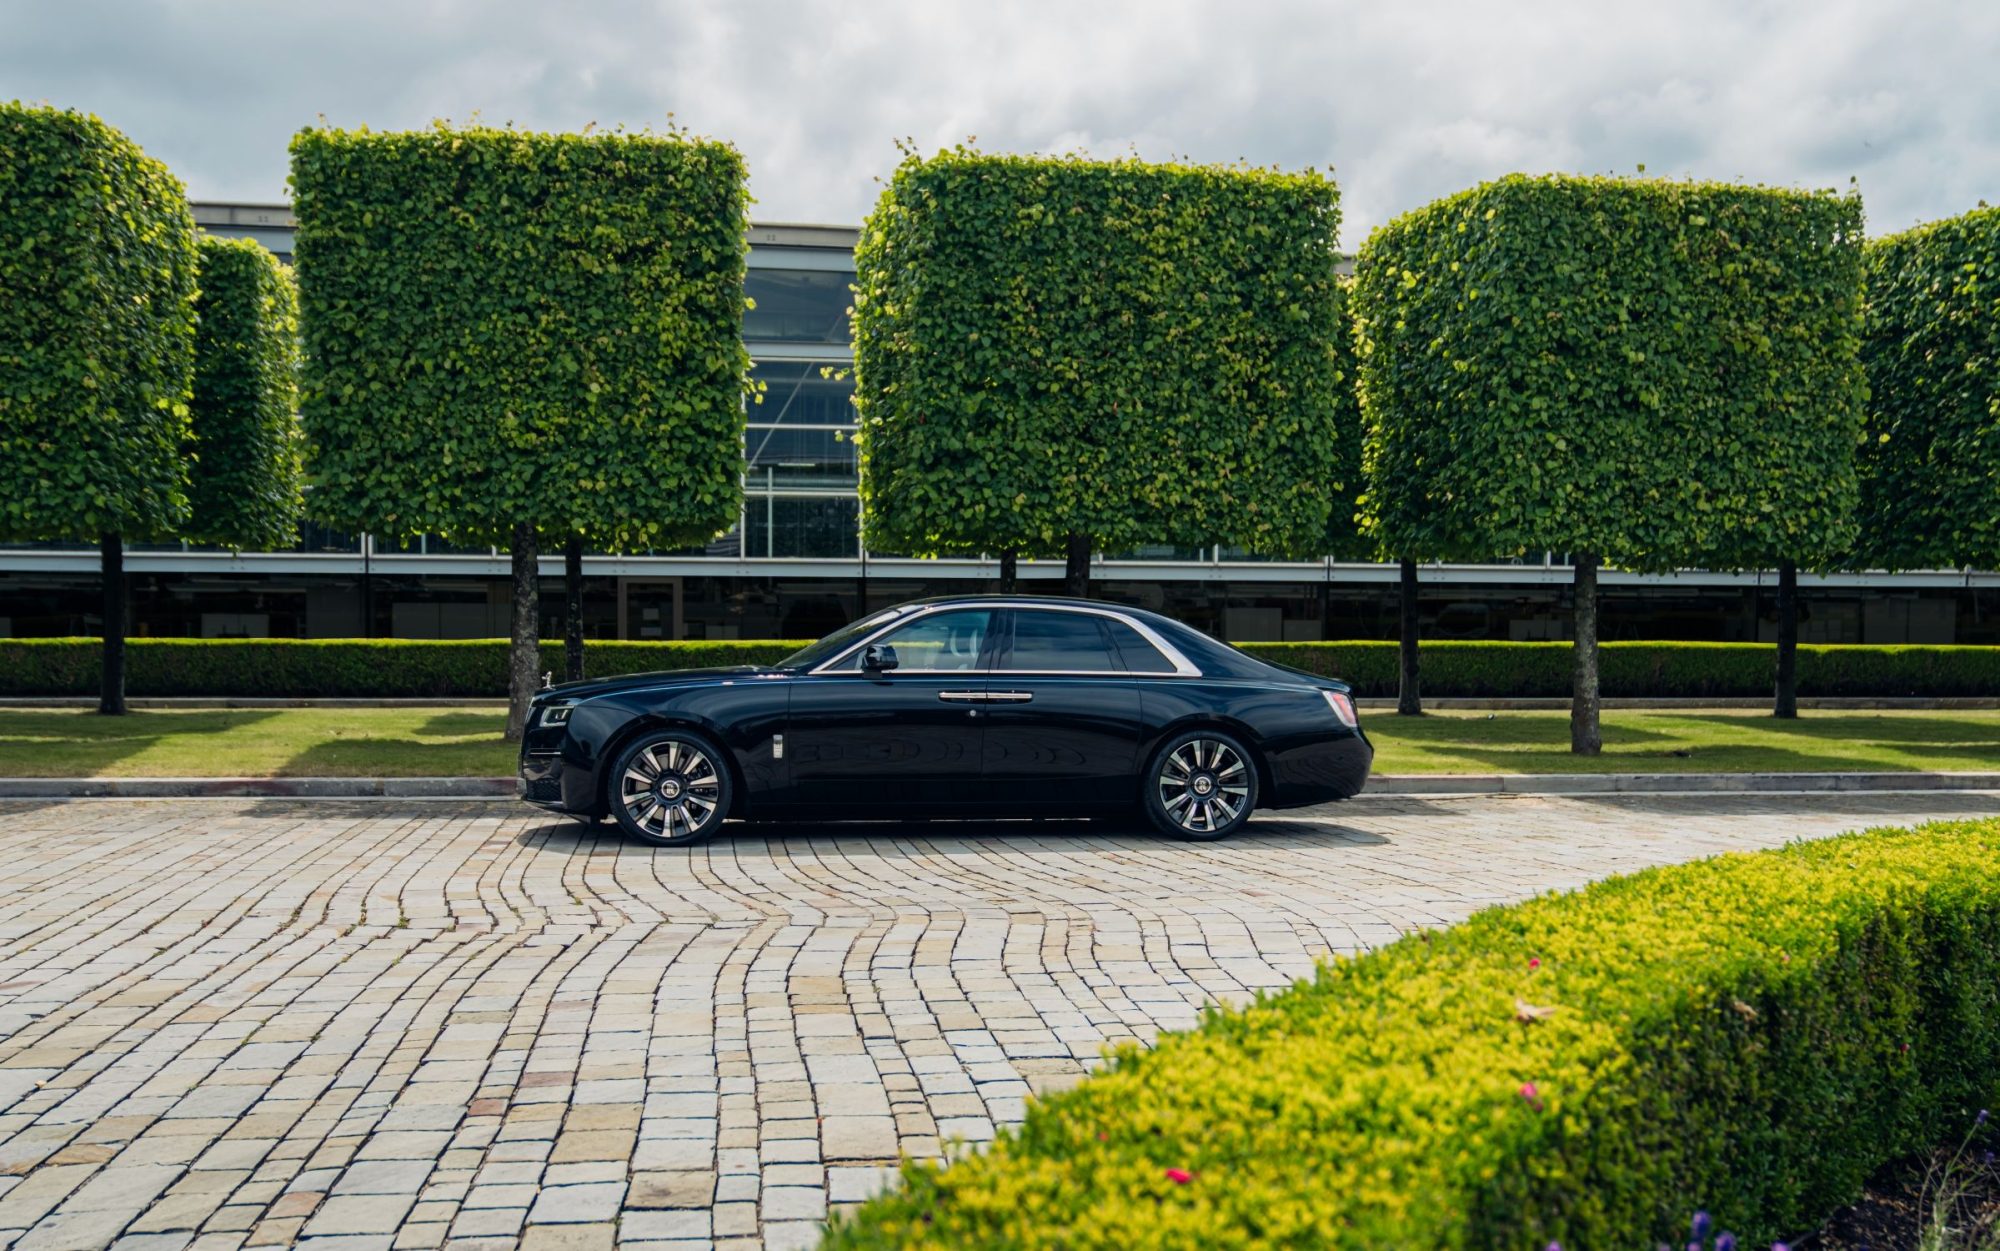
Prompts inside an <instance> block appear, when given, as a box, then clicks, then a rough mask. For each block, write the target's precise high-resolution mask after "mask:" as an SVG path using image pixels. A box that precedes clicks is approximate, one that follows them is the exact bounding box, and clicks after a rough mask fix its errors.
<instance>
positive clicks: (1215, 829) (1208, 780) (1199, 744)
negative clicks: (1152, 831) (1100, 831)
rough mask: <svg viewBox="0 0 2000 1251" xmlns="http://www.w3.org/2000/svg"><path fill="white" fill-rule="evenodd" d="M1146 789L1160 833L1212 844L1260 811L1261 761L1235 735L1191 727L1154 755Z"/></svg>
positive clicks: (1145, 798)
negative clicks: (1258, 785)
mask: <svg viewBox="0 0 2000 1251" xmlns="http://www.w3.org/2000/svg"><path fill="white" fill-rule="evenodd" d="M1143 788H1144V790H1143V795H1142V802H1143V803H1144V804H1145V807H1146V815H1147V816H1148V817H1150V818H1152V821H1153V825H1154V826H1155V827H1156V828H1157V829H1158V830H1159V831H1160V832H1161V833H1163V834H1167V835H1170V836H1171V837H1174V838H1180V839H1186V840H1188V841H1190V842H1197V843H1212V842H1214V841H1216V840H1217V839H1223V838H1228V837H1229V836H1230V835H1231V834H1234V833H1236V832H1237V831H1238V830H1240V829H1242V828H1243V827H1244V826H1245V825H1246V824H1248V823H1249V820H1250V814H1251V813H1252V812H1255V811H1256V810H1257V764H1256V761H1255V759H1254V758H1253V757H1252V756H1251V754H1250V750H1249V748H1247V747H1245V746H1244V745H1243V744H1242V743H1241V742H1240V741H1239V740H1238V739H1237V738H1236V737H1235V736H1234V735H1232V734H1226V733H1224V732H1223V731H1221V730H1190V731H1188V732H1187V733H1185V734H1177V735H1175V736H1174V737H1173V738H1170V739H1168V740H1167V741H1166V742H1165V743H1162V744H1161V745H1160V749H1159V750H1158V751H1156V752H1154V753H1153V759H1152V762H1151V763H1150V764H1148V765H1147V766H1146V774H1145V778H1144V780H1143Z"/></svg>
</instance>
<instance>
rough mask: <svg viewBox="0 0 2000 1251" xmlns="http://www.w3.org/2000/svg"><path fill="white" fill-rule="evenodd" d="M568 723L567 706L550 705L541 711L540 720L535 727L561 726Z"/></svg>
mask: <svg viewBox="0 0 2000 1251" xmlns="http://www.w3.org/2000/svg"><path fill="white" fill-rule="evenodd" d="M568 721H569V705H568V704H550V705H549V706H548V707H546V708H544V709H542V718H541V720H540V721H538V722H536V724H537V725H563V724H565V723H567V722H568Z"/></svg>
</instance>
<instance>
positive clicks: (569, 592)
mask: <svg viewBox="0 0 2000 1251" xmlns="http://www.w3.org/2000/svg"><path fill="white" fill-rule="evenodd" d="M563 593H564V594H565V595H566V596H568V598H569V603H568V605H567V606H566V608H565V610H564V612H563V617H564V628H563V676H564V677H565V678H566V679H568V680H569V681H571V682H581V681H583V536H582V535H580V534H572V535H570V536H569V541H568V542H566V543H564V544H563Z"/></svg>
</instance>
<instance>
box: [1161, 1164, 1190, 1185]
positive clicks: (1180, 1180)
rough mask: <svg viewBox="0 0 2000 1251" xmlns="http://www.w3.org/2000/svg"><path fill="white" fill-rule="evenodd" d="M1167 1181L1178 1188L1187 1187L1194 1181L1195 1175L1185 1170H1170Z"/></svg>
mask: <svg viewBox="0 0 2000 1251" xmlns="http://www.w3.org/2000/svg"><path fill="white" fill-rule="evenodd" d="M1167 1180H1168V1181H1170V1182H1172V1183H1173V1184H1174V1185H1176V1186H1185V1185H1187V1184H1188V1183H1189V1182H1191V1181H1193V1180H1194V1174H1193V1173H1190V1172H1188V1171H1187V1170H1186V1169H1184V1168H1170V1169H1168V1170H1167Z"/></svg>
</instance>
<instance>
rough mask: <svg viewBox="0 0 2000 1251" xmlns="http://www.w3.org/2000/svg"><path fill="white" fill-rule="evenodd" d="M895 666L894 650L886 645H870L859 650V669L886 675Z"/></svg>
mask: <svg viewBox="0 0 2000 1251" xmlns="http://www.w3.org/2000/svg"><path fill="white" fill-rule="evenodd" d="M896 664H897V661H896V649H895V648H894V647H891V646H890V645H889V644H887V643H870V644H869V645H868V646H867V647H864V648H862V649H861V667H862V668H863V669H866V670H867V671H868V672H870V673H887V672H888V671H889V670H891V669H894V668H895V667H896Z"/></svg>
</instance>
